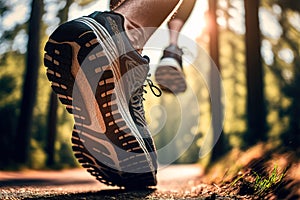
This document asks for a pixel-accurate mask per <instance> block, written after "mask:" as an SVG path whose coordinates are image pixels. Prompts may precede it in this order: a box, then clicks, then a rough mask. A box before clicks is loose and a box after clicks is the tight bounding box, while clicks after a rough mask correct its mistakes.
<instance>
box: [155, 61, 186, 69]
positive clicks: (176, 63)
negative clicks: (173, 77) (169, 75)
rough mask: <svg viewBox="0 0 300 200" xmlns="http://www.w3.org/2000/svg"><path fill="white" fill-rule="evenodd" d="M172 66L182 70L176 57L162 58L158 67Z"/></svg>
mask: <svg viewBox="0 0 300 200" xmlns="http://www.w3.org/2000/svg"><path fill="white" fill-rule="evenodd" d="M164 66H170V67H174V68H176V69H177V70H179V71H182V69H181V67H180V65H179V63H178V62H177V60H175V59H174V58H163V59H161V60H160V62H159V64H158V67H164Z"/></svg>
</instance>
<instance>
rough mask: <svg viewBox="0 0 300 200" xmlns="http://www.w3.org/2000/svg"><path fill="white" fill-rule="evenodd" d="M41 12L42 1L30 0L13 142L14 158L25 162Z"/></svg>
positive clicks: (34, 87)
mask: <svg viewBox="0 0 300 200" xmlns="http://www.w3.org/2000/svg"><path fill="white" fill-rule="evenodd" d="M42 13H43V1H42V0H32V10H31V15H30V19H29V25H28V46H27V57H26V71H25V79H24V84H23V93H22V94H23V98H22V101H21V110H20V116H19V121H18V126H17V133H16V142H15V147H16V148H15V153H14V154H15V160H16V162H18V163H20V164H21V163H26V162H27V161H28V157H29V146H30V135H31V134H30V133H31V125H32V118H33V108H34V104H35V102H36V92H37V79H38V71H39V66H40V29H41V18H42Z"/></svg>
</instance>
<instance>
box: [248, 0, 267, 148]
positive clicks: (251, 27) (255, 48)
mask: <svg viewBox="0 0 300 200" xmlns="http://www.w3.org/2000/svg"><path fill="white" fill-rule="evenodd" d="M244 4H245V24H246V35H245V42H246V77H247V93H248V94H247V125H248V127H247V128H248V131H247V132H246V134H245V136H244V141H245V142H246V143H247V145H253V144H255V143H257V142H258V141H265V140H266V139H267V131H266V109H265V102H264V101H265V99H264V83H263V67H262V61H261V51H260V48H261V37H260V34H261V33H260V29H259V15H258V10H259V6H260V1H259V0H245V1H244Z"/></svg>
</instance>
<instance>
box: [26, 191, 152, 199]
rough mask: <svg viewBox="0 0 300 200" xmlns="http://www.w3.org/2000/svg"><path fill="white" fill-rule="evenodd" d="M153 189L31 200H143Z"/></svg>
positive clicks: (97, 192)
mask: <svg viewBox="0 0 300 200" xmlns="http://www.w3.org/2000/svg"><path fill="white" fill-rule="evenodd" d="M154 191H155V189H143V190H125V189H109V190H101V191H94V192H83V193H74V194H70V193H69V194H61V195H57V196H51V197H43V198H41V197H38V198H31V199H49V200H54V199H62V200H76V199H95V200H97V199H99V200H105V199H110V200H111V199H118V200H119V199H120V200H130V199H137V200H138V199H145V198H146V197H147V196H148V195H151V193H153V192H154Z"/></svg>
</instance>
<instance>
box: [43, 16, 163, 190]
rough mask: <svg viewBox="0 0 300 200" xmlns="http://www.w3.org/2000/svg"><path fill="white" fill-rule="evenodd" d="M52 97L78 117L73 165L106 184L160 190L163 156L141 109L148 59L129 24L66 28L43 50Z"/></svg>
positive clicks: (92, 22) (115, 20) (93, 19)
mask: <svg viewBox="0 0 300 200" xmlns="http://www.w3.org/2000/svg"><path fill="white" fill-rule="evenodd" d="M45 52H46V53H45V56H44V64H45V66H46V67H47V77H48V79H49V81H50V82H51V83H52V88H53V90H54V91H55V92H56V93H57V95H58V97H59V99H60V101H61V102H62V103H63V104H64V105H66V109H67V110H68V112H69V113H71V114H73V116H74V121H75V125H74V129H73V133H72V144H73V151H74V153H75V157H76V158H77V159H78V161H79V163H81V165H82V166H83V167H84V168H86V169H87V171H88V172H89V173H90V174H91V175H93V176H95V177H96V179H97V180H99V181H100V182H102V183H105V184H107V185H116V186H120V187H126V188H140V187H142V188H144V187H148V186H155V185H156V184H157V180H156V173H157V156H156V150H155V146H154V143H153V139H152V137H151V134H150V132H149V130H148V128H147V124H146V121H145V114H144V108H143V91H144V82H145V80H146V78H147V74H148V71H149V59H148V57H142V56H141V55H140V54H139V53H138V52H137V51H136V50H135V49H134V48H133V47H132V45H131V43H130V41H129V39H128V37H127V35H126V33H125V29H124V17H123V16H122V15H120V14H117V13H113V12H94V13H92V14H91V15H89V16H84V17H80V18H78V19H75V20H72V21H70V22H66V23H64V24H62V25H60V26H59V27H58V28H57V29H56V30H55V31H54V32H53V33H52V35H51V36H50V38H49V40H48V42H47V43H46V46H45Z"/></svg>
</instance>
